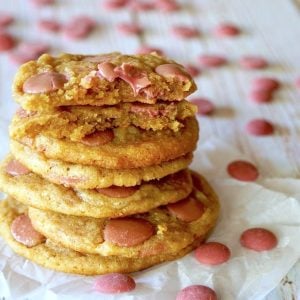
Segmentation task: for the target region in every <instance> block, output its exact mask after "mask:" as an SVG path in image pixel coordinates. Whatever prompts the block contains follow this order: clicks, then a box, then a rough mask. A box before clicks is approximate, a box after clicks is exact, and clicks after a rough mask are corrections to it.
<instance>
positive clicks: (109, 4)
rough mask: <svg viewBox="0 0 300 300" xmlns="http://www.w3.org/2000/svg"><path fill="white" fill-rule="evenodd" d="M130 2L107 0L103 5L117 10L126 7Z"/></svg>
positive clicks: (127, 0)
mask: <svg viewBox="0 0 300 300" xmlns="http://www.w3.org/2000/svg"><path fill="white" fill-rule="evenodd" d="M128 3H129V0H106V1H104V3H103V6H104V7H105V8H106V9H108V10H115V9H120V8H123V7H125V6H126V5H127V4H128Z"/></svg>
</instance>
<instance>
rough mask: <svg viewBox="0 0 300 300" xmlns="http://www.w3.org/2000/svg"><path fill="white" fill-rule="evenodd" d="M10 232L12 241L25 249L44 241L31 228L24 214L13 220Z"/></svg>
mask: <svg viewBox="0 0 300 300" xmlns="http://www.w3.org/2000/svg"><path fill="white" fill-rule="evenodd" d="M10 230H11V234H12V236H13V237H14V239H15V240H16V241H17V242H19V243H21V244H23V245H25V246H27V247H34V246H36V245H38V244H40V243H42V242H43V241H44V239H45V238H44V236H43V235H41V234H40V233H39V232H37V231H36V230H35V229H34V228H33V226H32V224H31V220H30V219H29V217H28V216H27V215H24V214H23V215H20V216H18V217H17V218H15V219H14V220H13V222H12V224H11V227H10Z"/></svg>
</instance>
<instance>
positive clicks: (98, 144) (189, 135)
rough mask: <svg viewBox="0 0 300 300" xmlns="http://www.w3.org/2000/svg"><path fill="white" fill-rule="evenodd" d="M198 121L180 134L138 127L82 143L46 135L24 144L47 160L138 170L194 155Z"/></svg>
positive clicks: (186, 122) (101, 134)
mask: <svg viewBox="0 0 300 300" xmlns="http://www.w3.org/2000/svg"><path fill="white" fill-rule="evenodd" d="M198 131H199V129H198V123H197V120H196V118H195V117H193V118H188V119H186V120H184V127H183V128H182V129H180V130H179V131H178V132H173V131H172V130H168V129H165V130H161V131H151V130H142V129H139V128H137V127H134V126H130V127H127V128H120V127H119V128H114V129H107V130H105V131H99V132H96V133H94V134H92V135H90V136H86V137H84V138H83V139H82V140H81V142H72V141H70V140H69V139H56V138H52V137H49V136H47V135H45V134H44V133H43V132H41V133H40V134H38V135H37V136H35V137H34V138H29V137H25V138H23V139H22V140H21V142H22V143H24V144H26V145H28V146H29V147H31V148H32V149H36V150H37V151H39V152H43V153H44V154H45V156H46V157H48V158H53V159H59V160H63V161H66V162H71V163H76V164H83V165H94V166H98V167H101V168H106V169H134V168H141V167H149V166H152V165H159V164H161V163H162V162H166V161H170V160H173V159H176V158H179V157H180V156H184V155H186V154H187V153H189V152H192V151H193V150H194V149H195V148H196V144H197V140H198Z"/></svg>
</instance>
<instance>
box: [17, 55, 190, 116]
mask: <svg viewBox="0 0 300 300" xmlns="http://www.w3.org/2000/svg"><path fill="white" fill-rule="evenodd" d="M195 90H196V85H195V83H194V81H193V79H192V78H191V76H190V75H189V74H188V73H187V71H185V70H184V68H183V66H181V65H179V64H177V63H175V62H174V61H171V60H167V59H166V58H164V57H161V56H158V55H156V54H144V55H122V54H120V53H109V54H102V55H95V56H91V55H73V54H62V55H60V56H58V57H52V56H50V55H49V54H43V55H42V56H41V57H40V58H39V59H38V60H37V61H30V62H28V63H26V64H24V65H22V66H21V67H20V69H19V71H18V72H17V74H16V76H15V80H14V84H13V94H14V97H15V99H16V101H17V102H18V103H20V104H21V106H22V107H23V108H24V109H26V110H29V111H35V110H37V111H42V110H47V109H51V108H54V107H58V106H70V105H94V106H102V105H115V104H117V103H120V102H136V101H139V102H144V103H150V104H154V103H156V101H157V100H158V99H160V100H165V101H178V100H182V99H184V98H186V97H187V96H188V95H190V94H191V93H192V92H194V91H195Z"/></svg>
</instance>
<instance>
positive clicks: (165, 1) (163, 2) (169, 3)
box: [155, 0, 180, 12]
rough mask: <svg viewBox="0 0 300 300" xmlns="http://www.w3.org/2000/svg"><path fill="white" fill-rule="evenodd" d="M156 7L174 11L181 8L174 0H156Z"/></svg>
mask: <svg viewBox="0 0 300 300" xmlns="http://www.w3.org/2000/svg"><path fill="white" fill-rule="evenodd" d="M155 7H156V8H157V9H159V10H161V11H163V12H173V11H176V10H179V9H180V6H179V5H178V4H177V2H176V1H174V0H156V1H155Z"/></svg>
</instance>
